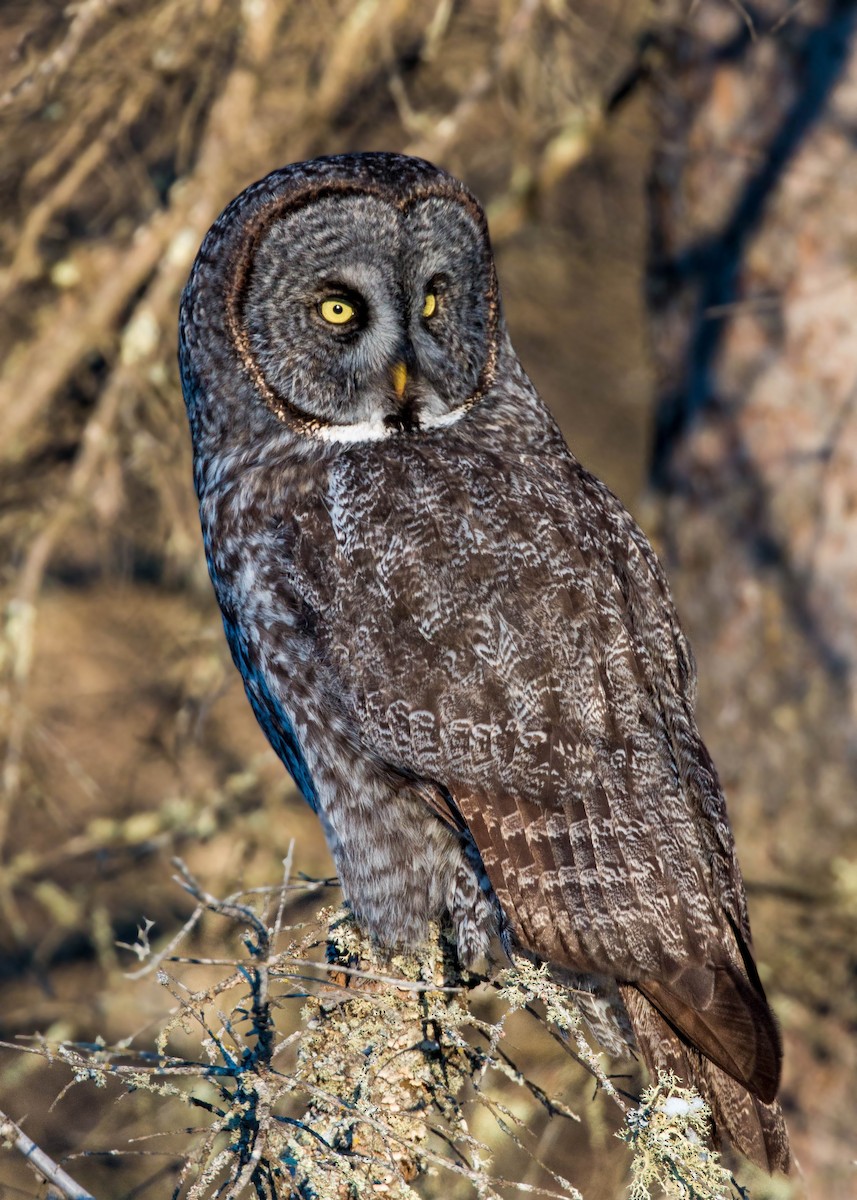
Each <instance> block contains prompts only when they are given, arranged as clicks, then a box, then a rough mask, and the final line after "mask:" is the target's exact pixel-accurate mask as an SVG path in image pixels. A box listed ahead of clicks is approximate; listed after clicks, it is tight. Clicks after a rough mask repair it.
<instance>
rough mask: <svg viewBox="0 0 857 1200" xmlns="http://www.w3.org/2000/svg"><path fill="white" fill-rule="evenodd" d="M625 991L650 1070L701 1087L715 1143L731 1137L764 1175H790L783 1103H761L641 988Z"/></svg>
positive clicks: (642, 1050)
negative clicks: (693, 1042) (669, 1020)
mask: <svg viewBox="0 0 857 1200" xmlns="http://www.w3.org/2000/svg"><path fill="white" fill-rule="evenodd" d="M621 991H622V998H623V999H624V1001H625V1005H626V1007H627V1009H628V1015H629V1016H630V1018H631V1024H632V1026H633V1028H634V1034H635V1036H636V1039H637V1044H638V1046H639V1048H640V1051H641V1053H642V1055H643V1058H644V1060H645V1063H646V1066H647V1067H648V1068H649V1071H650V1072H651V1073H652V1074H653V1075H656V1074H657V1073H658V1072H659V1071H671V1072H673V1073H674V1074H675V1075H676V1076H677V1077H678V1078H680V1079H681V1080H683V1081H684V1082H685V1083H686V1084H690V1085H692V1086H693V1087H695V1088H696V1090H697V1091H698V1092H699V1094H700V1095H701V1096H702V1098H703V1099H704V1100H705V1101H706V1103H707V1104H708V1106H709V1108H710V1109H711V1115H712V1119H713V1123H714V1137H715V1139H717V1138H719V1137H721V1136H722V1137H726V1138H727V1139H728V1140H729V1141H730V1142H731V1143H732V1145H733V1146H734V1147H735V1149H736V1150H738V1151H740V1153H741V1154H743V1155H745V1157H746V1158H748V1159H749V1160H750V1161H751V1162H752V1163H755V1164H756V1166H758V1167H761V1168H762V1170H764V1171H769V1172H771V1173H773V1172H774V1171H784V1172H788V1169H789V1165H790V1161H791V1156H790V1151H789V1139H788V1133H787V1132H786V1126H785V1121H784V1120H783V1114H782V1110H781V1109H780V1106H779V1104H778V1103H777V1101H776V1100H773V1101H772V1102H771V1103H765V1102H764V1101H762V1100H760V1099H759V1098H758V1096H754V1095H753V1094H752V1093H751V1092H750V1091H748V1089H747V1088H746V1087H745V1086H744V1084H743V1083H739V1082H738V1080H737V1079H734V1078H733V1077H732V1076H731V1075H730V1074H727V1072H726V1071H724V1070H723V1069H722V1068H721V1067H719V1066H717V1064H716V1063H714V1062H712V1061H711V1059H710V1058H707V1057H706V1056H705V1055H703V1054H701V1053H700V1052H699V1050H697V1049H696V1048H695V1047H694V1046H691V1045H689V1044H688V1043H687V1041H686V1040H685V1039H684V1038H683V1037H681V1036H680V1035H679V1033H678V1032H676V1030H675V1029H674V1028H673V1027H672V1026H671V1025H670V1024H668V1023H667V1021H666V1020H665V1019H664V1017H663V1016H662V1015H661V1013H660V1012H659V1011H658V1009H657V1008H656V1007H655V1005H654V1004H653V1003H652V1002H651V1001H650V1000H649V999H647V998H646V996H644V995H643V994H642V992H641V991H639V990H638V989H637V988H636V987H635V986H633V985H630V984H626V985H623V986H622V988H621Z"/></svg>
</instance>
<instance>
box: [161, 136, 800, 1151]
mask: <svg viewBox="0 0 857 1200" xmlns="http://www.w3.org/2000/svg"><path fill="white" fill-rule="evenodd" d="M180 357H181V369H182V380H183V385H184V394H185V399H186V402H187V409H188V413H189V417H190V425H191V431H192V434H193V446H194V471H195V481H196V487H197V492H198V494H199V502H200V513H201V519H202V528H203V534H204V539H205V549H206V554H207V557H208V565H209V569H210V572H211V578H212V580H213V582H214V588H215V591H216V593H217V599H218V601H219V603H220V607H221V609H222V612H223V621H224V624H225V627H226V634H227V637H228V639H229V644H230V646H231V648H232V654H233V657H234V659H235V662H236V664H237V666H238V669H239V670H240V672H241V675H242V676H243V679H244V685H245V687H246V689H247V695H248V696H249V698H250V703H251V704H252V706H253V709H254V710H255V713H256V716H257V717H258V719H259V721H260V723H261V725H262V728H263V729H264V731H265V733H266V734H267V736H268V738H269V739H270V741H271V743H272V745H273V746H274V749H275V750H276V751H277V753H278V754H279V756H280V758H281V759H282V760H283V762H284V763H285V765H286V766H287V768H288V769H289V771H290V772H291V773H292V775H293V776H294V778H295V780H296V781H297V784H298V786H299V787H300V789H301V791H302V792H303V794H304V796H305V797H306V798H307V800H308V801H309V803H310V804H311V805H312V806H313V808H314V809H315V810H316V812H317V813H318V815H319V817H320V818H321V821H322V822H323V825H324V830H325V833H326V836H327V840H328V843H329V845H330V849H331V852H332V854H333V858H334V860H335V862H336V866H337V869H338V872H339V877H340V881H341V884H342V888H343V891H344V894H345V896H346V897H347V899H348V900H349V901H350V903H351V906H352V908H353V910H354V912H355V914H356V916H357V918H358V919H359V920H360V922H361V923H362V924H363V925H364V926H365V928H366V929H367V930H369V931H370V932H371V933H372V934H373V935H374V936H375V937H376V938H377V939H378V941H379V942H380V943H382V944H383V945H385V946H390V947H392V946H396V945H401V944H414V943H418V942H419V941H420V940H421V939H422V938H423V937H424V936H425V934H426V929H427V923H428V921H429V920H431V919H433V918H438V919H441V918H444V917H446V918H448V919H449V920H450V921H451V923H452V926H453V928H454V930H455V934H456V938H457V944H458V950H459V954H460V957H461V959H462V961H463V962H464V963H465V964H472V963H474V962H476V961H477V960H478V959H480V958H481V957H482V956H483V955H484V954H485V953H486V952H487V951H488V949H489V944H490V943H491V942H492V941H496V937H497V935H498V934H499V936H500V939H501V940H502V942H503V943H504V944H505V946H506V947H507V949H508V950H509V951H510V952H515V951H518V952H523V953H525V954H528V955H530V956H531V957H534V958H535V959H537V960H539V961H546V962H548V963H549V964H551V965H552V967H553V968H555V970H556V971H557V972H559V973H560V974H561V975H562V977H563V978H564V979H566V980H568V981H570V982H572V983H573V984H574V986H575V988H576V989H577V990H578V991H579V992H580V993H582V996H581V1001H582V1004H583V1008H584V1011H585V1012H586V1013H587V1014H588V1015H589V1018H590V1019H591V1022H592V1024H593V1027H594V1028H595V1030H596V1032H597V1035H598V1036H599V1038H600V1039H601V1040H602V1042H603V1044H605V1046H606V1048H608V1049H609V1050H611V1051H614V1052H615V1051H616V1050H617V1049H619V1048H621V1046H622V1039H623V1037H624V1038H625V1039H626V1040H628V1041H630V1042H635V1043H636V1045H637V1047H638V1048H639V1049H640V1050H641V1051H642V1054H643V1056H644V1058H645V1060H646V1062H647V1063H648V1065H649V1067H650V1068H653V1069H657V1068H659V1067H669V1068H672V1069H673V1070H675V1071H676V1073H677V1074H678V1075H679V1076H682V1077H683V1078H685V1079H686V1080H688V1081H690V1082H693V1083H694V1084H695V1085H696V1086H697V1087H698V1088H699V1090H700V1091H701V1092H702V1093H703V1095H704V1096H705V1097H706V1098H707V1099H708V1100H709V1102H710V1104H711V1107H712V1110H713V1113H714V1118H715V1121H716V1123H717V1126H718V1127H719V1129H720V1130H721V1132H723V1133H725V1134H727V1135H728V1136H729V1138H730V1139H731V1140H732V1142H733V1143H734V1145H735V1146H736V1147H737V1148H738V1149H740V1150H741V1151H743V1152H744V1154H746V1155H747V1156H749V1157H750V1158H751V1159H753V1160H755V1161H756V1162H757V1163H760V1164H761V1165H763V1166H765V1167H768V1168H769V1169H773V1168H781V1169H785V1168H786V1167H787V1165H788V1141H787V1137H786V1132H785V1128H784V1125H783V1120H782V1116H781V1113H780V1109H779V1106H778V1105H777V1103H776V1101H775V1095H776V1092H777V1087H778V1082H779V1074H780V1059H781V1051H780V1039H779V1034H778V1031H777V1026H776V1024H775V1022H774V1018H773V1016H772V1014H771V1011H770V1009H769V1007H768V1004H767V1001H766V999H765V994H764V991H763V989H762V985H761V983H760V981H759V976H758V973H757V971H756V968H755V964H754V962H753V956H752V952H751V949H750V929H749V924H748V919H747V906H746V900H745V896H744V888H743V884H742V880H741V875H740V872H739V868H738V864H737V861H736V858H735V851H734V847H733V841H732V835H731V831H730V828H729V823H728V820H727V816H726V808H725V804H724V799H723V794H722V792H721V790H720V786H719V784H718V780H717V776H716V774H715V771H714V767H713V765H712V763H711V759H710V758H709V756H708V753H707V752H706V749H705V747H704V745H703V744H702V741H701V740H700V737H699V733H698V732H697V727H696V723H695V719H694V690H695V673H694V665H693V660H692V657H691V652H690V650H689V648H688V645H687V642H686V641H685V638H684V636H683V634H682V632H681V629H680V628H679V624H678V620H677V617H676V613H675V610H674V608H673V604H672V601H671V599H670V594H669V590H668V587H667V583H666V580H665V578H664V575H663V572H662V570H661V567H660V565H659V563H658V561H657V559H656V558H655V555H654V553H653V551H652V549H651V547H650V546H649V543H648V542H647V541H646V538H645V537H644V535H643V533H642V532H641V531H640V529H639V528H638V527H637V526H636V525H635V523H634V521H633V520H632V519H631V517H630V516H629V514H628V513H627V512H626V511H625V509H624V508H623V507H622V505H621V504H620V503H619V501H618V500H617V499H616V498H615V496H613V495H612V494H611V493H610V492H609V491H608V490H607V488H606V487H605V486H604V485H603V484H602V483H600V482H599V481H598V480H597V479H595V478H594V477H593V476H592V475H590V474H588V473H587V472H586V471H585V470H584V469H583V468H582V467H581V466H580V464H579V463H578V462H577V461H576V459H575V458H574V457H573V455H572V454H571V453H570V451H569V450H568V448H567V446H566V445H565V442H564V441H563V438H562V436H561V434H560V433H559V430H558V429H557V426H556V425H555V424H554V421H553V420H552V418H551V417H550V415H549V414H548V412H547V410H546V408H545V406H544V404H543V403H542V401H541V400H540V398H539V396H538V395H537V394H536V391H535V389H534V388H533V385H532V384H531V383H530V381H529V379H528V378H527V376H526V375H525V374H524V371H523V369H522V367H521V364H520V363H519V362H518V359H517V357H516V355H515V352H514V350H513V349H512V346H511V343H510V341H509V337H508V335H507V332H506V328H505V325H504V322H503V317H502V313H501V308H500V298H499V294H498V288H497V278H496V275H495V270H494V262H493V258H492V254H491V246H490V242H489V239H488V231H487V227H486V222H485V217H484V215H483V212H482V209H481V208H480V206H479V204H478V202H477V201H476V199H475V198H474V197H473V195H471V193H470V192H469V191H468V190H467V189H466V188H465V187H464V186H463V185H462V184H461V183H459V182H458V181H457V180H456V179H454V178H452V177H451V176H450V175H448V174H446V173H445V172H444V171H442V170H439V169H438V168H436V167H434V166H432V165H431V164H430V163H427V162H423V161H421V160H418V159H413V158H406V157H404V156H401V155H395V154H364V155H359V154H355V155H344V156H339V157H332V158H322V159H317V160H315V161H313V162H307V163H299V164H296V165H293V166H289V167H286V168H284V169H283V170H280V171H275V172H274V173H273V174H271V175H269V176H268V177H267V178H266V179H263V180H262V181H261V182H259V183H256V184H254V185H253V186H252V187H249V188H247V190H246V191H245V192H243V193H242V194H241V195H240V196H239V197H238V198H237V199H236V200H234V201H233V203H232V204H230V205H229V207H228V208H227V209H226V210H225V212H224V213H223V214H222V215H221V216H220V217H219V219H218V220H217V221H216V222H215V224H214V225H213V226H212V228H211V230H210V231H209V233H208V235H207V237H206V238H205V241H204V242H203V245H202V248H201V250H200V252H199V255H198V257H197V259H196V262H195V264H194V267H193V271H192V273H191V276H190V280H189V282H188V285H187V287H186V289H185V292H184V296H183V299H182V310H181V351H180Z"/></svg>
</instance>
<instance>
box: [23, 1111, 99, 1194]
mask: <svg viewBox="0 0 857 1200" xmlns="http://www.w3.org/2000/svg"><path fill="white" fill-rule="evenodd" d="M0 1141H3V1142H5V1143H6V1144H7V1145H9V1146H12V1147H13V1148H14V1149H15V1150H17V1151H18V1153H19V1154H22V1155H23V1156H24V1158H25V1159H26V1160H27V1162H28V1163H29V1164H30V1166H31V1167H32V1168H33V1170H34V1171H35V1172H36V1174H37V1175H40V1176H42V1178H44V1179H46V1180H47V1182H48V1183H50V1184H52V1185H53V1186H54V1187H55V1188H58V1189H59V1191H60V1192H61V1193H62V1194H63V1196H66V1197H67V1198H68V1200H95V1197H94V1196H93V1195H92V1193H91V1192H88V1191H87V1190H86V1188H84V1187H81V1186H80V1184H79V1183H76V1182H75V1180H73V1179H72V1177H71V1176H70V1175H69V1174H68V1173H67V1172H66V1171H64V1170H63V1169H62V1167H61V1166H60V1165H59V1164H58V1163H55V1162H54V1160H53V1159H52V1158H51V1157H50V1155H48V1154H46V1153H45V1151H44V1150H41V1149H40V1148H39V1147H38V1146H37V1145H36V1143H35V1142H34V1141H33V1139H32V1138H31V1137H30V1136H29V1135H28V1134H26V1133H24V1131H23V1129H22V1128H21V1126H20V1125H18V1124H17V1123H16V1122H15V1121H13V1120H12V1118H11V1117H8V1116H7V1115H6V1113H4V1112H2V1111H0Z"/></svg>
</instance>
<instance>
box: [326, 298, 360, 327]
mask: <svg viewBox="0 0 857 1200" xmlns="http://www.w3.org/2000/svg"><path fill="white" fill-rule="evenodd" d="M318 311H319V312H320V313H321V315H322V316H323V317H324V319H325V321H328V322H329V323H330V324H331V325H347V324H348V322H349V321H353V320H354V318H355V316H356V315H357V309H356V308H355V307H354V305H353V304H351V303H350V301H348V300H344V299H343V298H342V296H328V298H327V299H326V300H322V302H321V304H319V306H318Z"/></svg>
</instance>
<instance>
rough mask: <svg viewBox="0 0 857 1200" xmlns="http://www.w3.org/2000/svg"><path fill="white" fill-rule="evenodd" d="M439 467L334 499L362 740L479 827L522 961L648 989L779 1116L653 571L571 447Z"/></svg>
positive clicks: (361, 479)
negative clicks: (527, 956)
mask: <svg viewBox="0 0 857 1200" xmlns="http://www.w3.org/2000/svg"><path fill="white" fill-rule="evenodd" d="M448 451H449V447H448V446H447V448H446V452H445V453H444V454H443V455H442V456H441V455H436V456H433V455H432V454H431V453H430V450H429V449H425V448H419V447H412V448H410V449H408V450H407V451H404V452H402V453H400V455H399V456H397V457H396V458H395V459H392V458H390V459H388V460H387V461H386V462H385V463H384V464H383V469H382V470H381V471H379V485H378V486H377V487H375V486H373V484H372V478H371V466H370V464H368V463H367V462H366V461H363V462H361V463H359V464H358V465H357V466H356V468H354V469H355V471H356V474H355V476H354V477H349V472H350V470H351V466H350V465H349V460H345V462H344V463H343V465H342V467H341V468H340V478H339V479H338V482H336V481H334V489H335V488H336V487H340V488H341V489H342V491H343V495H347V496H348V497H349V503H348V504H342V503H340V504H338V505H337V504H335V503H333V504H331V505H329V508H330V511H331V512H335V513H337V514H338V520H339V524H338V525H337V527H336V537H337V552H338V553H339V554H340V555H341V556H342V559H343V561H342V564H341V569H340V571H339V578H340V579H341V580H342V584H341V586H340V588H339V589H338V591H337V597H336V599H335V600H334V602H333V603H332V604H331V605H330V607H329V609H328V610H327V613H326V622H327V638H326V646H327V652H328V654H330V655H332V656H334V657H335V658H336V660H337V661H336V667H337V671H338V674H339V677H340V678H341V679H342V681H343V685H344V689H345V692H346V694H347V695H348V696H349V698H350V706H351V712H352V715H353V720H354V723H355V726H356V732H357V735H358V736H359V738H360V740H361V741H362V743H363V744H364V745H365V746H366V748H367V749H368V750H370V751H371V752H372V753H373V754H374V755H377V756H379V757H380V758H382V759H383V760H384V761H385V762H387V763H388V764H390V765H391V766H393V767H395V768H396V769H397V770H400V771H402V772H405V773H407V774H408V775H410V776H411V777H417V778H419V779H421V780H423V781H425V782H426V783H427V784H428V785H431V786H432V787H433V794H434V795H435V800H434V802H433V803H434V806H435V808H436V810H437V811H439V812H440V813H442V814H444V815H445V817H446V819H447V820H448V821H449V822H450V823H451V824H454V825H460V824H461V822H462V821H463V822H464V824H466V827H467V829H468V830H469V833H470V835H471V837H472V838H473V840H474V842H475V844H476V846H477V848H478V850H479V852H480V854H481V856H482V861H483V863H484V866H485V869H486V871H487V874H488V877H489V879H490V881H491V884H492V886H493V888H494V890H495V892H496V894H497V897H498V899H499V901H500V904H501V906H502V908H503V910H504V913H505V915H506V917H507V919H508V921H509V923H510V926H511V928H512V930H513V932H514V935H515V937H516V938H517V940H518V941H519V943H520V944H521V945H522V946H523V947H525V948H526V949H527V950H529V951H531V952H533V953H534V954H536V955H538V956H539V957H540V958H543V959H546V960H548V961H550V962H552V963H556V964H562V965H564V966H567V967H569V968H571V969H572V970H575V971H583V972H592V973H596V974H605V975H608V976H610V977H613V978H618V979H619V980H620V981H623V982H631V983H633V984H634V985H635V986H636V988H637V989H638V990H639V991H640V992H641V993H642V994H643V995H644V996H645V997H646V998H647V999H648V1000H649V1002H650V1003H651V1004H652V1005H653V1006H654V1007H655V1008H656V1009H657V1011H658V1012H659V1013H660V1014H661V1015H662V1017H663V1018H664V1020H665V1021H666V1022H667V1023H668V1024H669V1025H670V1027H671V1028H672V1029H674V1030H675V1031H676V1032H678V1033H679V1034H680V1035H681V1036H682V1037H683V1038H684V1039H686V1040H687V1041H689V1042H690V1043H691V1044H693V1045H695V1046H697V1047H699V1049H701V1050H702V1051H703V1052H704V1053H705V1054H706V1055H707V1056H708V1057H709V1058H710V1059H711V1060H712V1061H713V1062H715V1063H716V1064H718V1065H719V1066H721V1067H722V1068H723V1069H724V1070H725V1071H727V1072H728V1073H729V1074H730V1075H732V1076H733V1077H735V1078H737V1079H739V1080H740V1081H741V1082H742V1083H744V1084H745V1086H747V1087H749V1088H751V1089H752V1090H753V1091H754V1092H755V1093H756V1094H757V1095H759V1096H761V1097H763V1098H772V1097H773V1095H774V1093H775V1091H776V1086H777V1079H778V1074H779V1044H778V1038H777V1032H776V1028H775V1026H774V1024H773V1020H772V1018H771V1016H770V1013H769V1010H768V1007H767V1003H766V1001H765V999H764V994H763V992H762V990H761V985H760V984H759V982H758V976H757V975H756V973H755V968H754V967H752V965H751V964H752V956H751V954H750V951H749V948H748V939H749V929H748V924H747V915H746V907H745V900H744V893H743V887H742V884H741V879H740V874H739V872H738V867H737V863H736V860H735V854H734V848H733V843H732V838H731V833H730V830H729V825H728V821H727V818H726V812H725V805H724V801H723V796H722V792H721V790H720V787H719V784H718V781H717V778H716V775H715V772H714V768H713V766H712V764H711V760H710V758H709V756H708V754H707V752H706V751H705V748H704V746H703V744H702V742H701V740H700V738H699V734H698V732H697V729H696V725H695V721H694V717H693V690H694V669H693V664H692V660H691V657H690V653H689V650H688V648H687V644H686V642H685V640H684V637H683V635H682V634H681V631H680V629H679V626H678V622H677V619H676V616H675V612H674V609H673V605H672V601H671V599H670V597H669V593H668V590H667V585H666V582H665V580H664V577H663V574H662V572H661V569H660V567H659V565H658V563H657V561H656V559H655V556H654V554H653V552H652V551H651V549H650V547H649V545H648V543H647V542H646V540H645V538H644V536H643V534H642V533H641V532H640V531H639V529H638V528H637V527H636V525H635V524H634V523H633V521H632V519H631V518H630V516H629V515H628V514H627V513H626V512H625V510H624V509H623V508H622V506H621V505H620V504H619V502H618V501H617V500H616V499H615V498H614V497H613V496H612V495H611V494H610V493H609V492H608V491H607V489H606V488H604V487H603V485H601V484H600V483H599V482H598V481H597V480H595V479H594V478H593V477H592V476H590V475H588V474H587V473H586V472H584V471H583V470H582V468H580V467H579V465H578V464H577V463H576V462H575V461H574V460H573V459H572V458H571V456H570V455H569V453H568V451H567V450H566V449H565V447H564V445H561V447H557V448H556V450H555V451H553V452H550V453H548V452H545V451H544V450H542V452H541V453H539V454H537V455H529V456H527V455H517V456H515V457H514V459H513V460H511V461H510V458H509V456H503V455H499V454H498V455H497V456H496V457H495V458H492V457H491V456H490V455H486V454H485V453H484V452H483V453H482V455H481V457H479V458H476V457H474V456H473V455H472V454H471V456H470V457H468V456H465V455H461V456H458V457H457V456H456V455H455V454H450V453H449V452H448ZM381 481H382V482H381ZM334 499H335V497H334ZM355 499H356V502H355ZM321 638H322V640H324V638H325V635H324V631H323V630H322V631H321ZM342 647H348V651H347V653H345V652H344V651H343V650H342V649H340V648H342Z"/></svg>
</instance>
